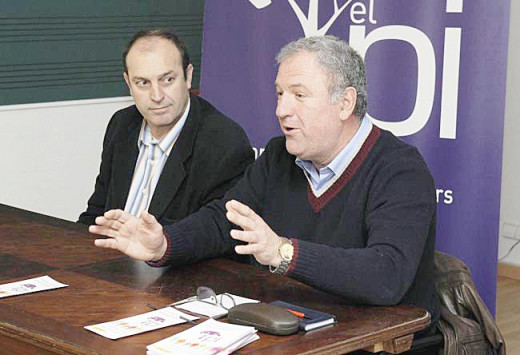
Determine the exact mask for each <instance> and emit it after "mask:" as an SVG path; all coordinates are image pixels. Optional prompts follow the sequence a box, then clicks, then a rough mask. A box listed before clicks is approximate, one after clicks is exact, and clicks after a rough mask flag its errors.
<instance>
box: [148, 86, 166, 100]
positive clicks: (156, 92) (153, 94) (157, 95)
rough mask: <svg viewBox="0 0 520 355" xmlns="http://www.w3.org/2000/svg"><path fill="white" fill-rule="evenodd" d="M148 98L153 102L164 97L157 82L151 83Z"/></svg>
mask: <svg viewBox="0 0 520 355" xmlns="http://www.w3.org/2000/svg"><path fill="white" fill-rule="evenodd" d="M150 99H151V100H152V101H154V102H161V101H162V100H163V99H164V93H163V91H162V88H161V86H160V85H159V84H157V83H154V84H152V86H151V89H150Z"/></svg>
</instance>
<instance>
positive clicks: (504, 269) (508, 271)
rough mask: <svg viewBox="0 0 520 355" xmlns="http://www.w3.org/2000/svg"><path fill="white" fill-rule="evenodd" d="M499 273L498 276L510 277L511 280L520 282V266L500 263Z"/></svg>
mask: <svg viewBox="0 0 520 355" xmlns="http://www.w3.org/2000/svg"><path fill="white" fill-rule="evenodd" d="M497 273H498V276H503V277H508V278H510V279H514V280H519V281H520V266H518V265H513V264H508V263H501V262H499V263H498V267H497Z"/></svg>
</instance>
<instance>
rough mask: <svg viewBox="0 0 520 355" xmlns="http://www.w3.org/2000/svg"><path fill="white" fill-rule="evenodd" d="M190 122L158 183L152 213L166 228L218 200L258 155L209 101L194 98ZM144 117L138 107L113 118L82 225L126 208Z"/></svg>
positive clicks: (81, 220) (126, 109)
mask: <svg viewBox="0 0 520 355" xmlns="http://www.w3.org/2000/svg"><path fill="white" fill-rule="evenodd" d="M190 99H191V107H190V111H189V114H188V119H187V120H186V123H185V125H184V127H183V129H182V131H181V133H180V135H179V138H178V139H177V141H176V142H175V145H174V146H173V149H172V151H171V152H170V155H169V157H168V160H167V161H166V164H165V165H164V168H163V171H162V173H161V176H160V178H159V181H158V182H157V186H156V188H155V192H154V195H153V196H152V200H151V202H150V207H149V209H148V212H150V213H151V214H153V215H154V216H155V217H156V218H157V219H158V220H159V221H160V222H161V223H162V224H163V225H164V224H169V223H171V222H174V221H175V220H178V219H181V218H183V217H185V216H187V215H189V214H191V213H193V212H195V211H197V210H198V209H199V208H200V207H202V206H203V205H205V204H207V203H208V202H209V201H211V200H214V199H216V198H219V197H221V196H223V195H224V193H225V192H226V191H227V190H228V188H230V187H231V186H233V185H234V184H235V182H236V181H237V180H238V178H240V177H241V176H242V174H243V173H244V170H245V169H246V167H247V166H248V165H249V164H250V163H251V162H253V160H254V154H253V150H252V148H251V145H250V143H249V140H248V138H247V135H246V134H245V132H244V130H243V129H242V128H241V127H240V126H239V125H238V124H237V123H235V122H234V121H232V120H231V119H229V118H227V117H225V116H224V115H223V114H221V113H220V112H219V111H217V109H215V108H214V107H213V106H212V105H211V104H210V103H209V102H207V101H206V100H204V99H202V98H200V97H197V96H194V95H192V96H191V97H190ZM142 121H143V116H142V115H141V114H140V113H139V111H138V110H137V108H136V106H135V105H134V106H130V107H127V108H125V109H123V110H120V111H118V112H116V113H115V114H114V116H112V119H111V120H110V122H109V124H108V127H107V130H106V133H105V138H104V142H103V153H102V156H101V167H100V171H99V175H98V177H97V179H96V185H95V190H94V193H93V194H92V196H91V197H90V199H89V201H88V207H87V210H86V211H85V212H83V213H82V214H81V215H80V216H79V220H78V222H80V223H84V224H94V220H95V218H96V217H97V216H100V215H102V214H103V213H104V212H105V211H108V210H110V209H115V208H120V209H124V207H125V203H126V199H127V196H128V193H129V191H130V185H131V183H132V177H133V174H134V168H135V164H136V161H137V157H138V155H139V148H138V145H137V140H138V138H139V132H140V129H141V124H142Z"/></svg>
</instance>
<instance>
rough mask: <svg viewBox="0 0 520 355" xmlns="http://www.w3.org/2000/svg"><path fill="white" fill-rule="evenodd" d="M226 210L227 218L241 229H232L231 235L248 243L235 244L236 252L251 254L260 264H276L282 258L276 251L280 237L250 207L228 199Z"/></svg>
mask: <svg viewBox="0 0 520 355" xmlns="http://www.w3.org/2000/svg"><path fill="white" fill-rule="evenodd" d="M226 210H227V213H226V217H227V219H228V220H229V221H230V222H231V223H234V224H236V225H238V226H240V227H241V228H242V229H243V231H241V230H237V229H233V230H232V231H231V233H230V234H231V237H232V238H233V239H236V240H241V241H244V242H247V243H248V244H247V245H237V246H236V247H235V251H236V252H237V254H252V255H253V256H254V257H255V259H256V260H257V261H258V262H259V263H260V264H262V265H272V266H278V265H279V264H280V262H281V260H282V259H281V257H280V255H279V253H278V246H279V245H280V243H281V238H280V237H279V236H278V235H277V234H276V233H275V232H273V230H272V229H271V227H269V226H268V225H267V223H265V221H264V220H263V219H262V218H261V217H260V216H259V215H257V214H256V213H255V212H254V211H253V210H252V209H251V208H249V207H248V206H246V205H244V204H243V203H240V202H238V201H235V200H231V201H228V202H227V203H226Z"/></svg>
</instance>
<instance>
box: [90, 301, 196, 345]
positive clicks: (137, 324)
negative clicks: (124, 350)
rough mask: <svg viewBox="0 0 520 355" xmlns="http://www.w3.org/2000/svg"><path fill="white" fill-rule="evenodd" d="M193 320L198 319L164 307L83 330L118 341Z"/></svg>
mask: <svg viewBox="0 0 520 355" xmlns="http://www.w3.org/2000/svg"><path fill="white" fill-rule="evenodd" d="M195 319H198V318H197V317H193V316H190V315H187V314H185V313H182V312H179V311H178V310H176V309H173V308H171V307H166V308H161V309H158V310H156V311H152V312H147V313H143V314H139V315H136V316H132V317H128V318H123V319H120V320H116V321H112V322H105V323H100V324H94V325H87V326H85V329H87V330H90V331H91V332H94V333H97V334H99V335H102V336H104V337H105V338H109V339H119V338H123V337H127V336H130V335H135V334H140V333H144V332H149V331H150V330H155V329H160V328H164V327H168V326H170V325H175V324H181V323H184V322H186V321H187V320H195Z"/></svg>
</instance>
